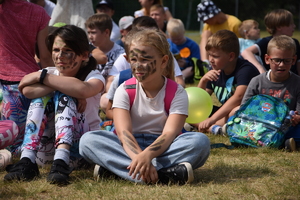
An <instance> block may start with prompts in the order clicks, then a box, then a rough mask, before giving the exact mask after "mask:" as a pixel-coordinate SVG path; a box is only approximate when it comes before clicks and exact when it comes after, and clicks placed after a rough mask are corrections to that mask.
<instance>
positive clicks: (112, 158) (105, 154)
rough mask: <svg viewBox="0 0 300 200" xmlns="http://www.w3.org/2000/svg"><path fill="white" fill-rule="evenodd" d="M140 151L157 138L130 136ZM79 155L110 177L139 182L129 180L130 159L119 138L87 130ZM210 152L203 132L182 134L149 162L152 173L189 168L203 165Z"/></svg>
mask: <svg viewBox="0 0 300 200" xmlns="http://www.w3.org/2000/svg"><path fill="white" fill-rule="evenodd" d="M134 137H135V139H136V140H137V142H138V144H139V145H140V147H141V149H145V148H146V147H148V146H149V145H150V144H152V143H153V142H154V141H155V140H156V139H157V137H159V135H153V134H134ZM79 153H80V154H81V155H82V157H83V158H85V159H86V160H87V161H89V162H91V163H96V164H98V165H100V166H102V167H104V168H106V169H108V170H110V171H111V172H113V173H114V174H116V175H118V176H120V177H122V178H124V179H127V180H130V181H132V182H142V180H136V179H132V178H131V176H129V175H128V172H129V170H128V169H127V167H128V166H129V164H130V163H131V159H130V157H129V156H128V155H127V153H126V152H125V151H124V149H123V147H122V146H121V143H120V141H119V138H118V136H117V135H115V134H114V133H112V132H109V131H102V130H101V131H91V132H87V133H85V134H84V135H83V136H82V137H81V139H80V143H79ZM209 153H210V141H209V139H208V137H207V136H206V135H205V134H203V133H197V132H186V133H184V134H181V135H179V136H178V137H176V138H175V139H174V141H173V143H171V145H170V147H169V148H168V149H167V150H166V151H165V152H164V153H163V154H161V155H160V156H158V157H156V158H154V159H153V160H152V164H153V166H154V167H155V168H156V170H160V169H162V168H168V167H172V166H175V165H177V164H179V163H182V162H188V163H190V164H191V165H192V167H193V169H197V168H199V167H201V166H202V165H204V163H205V161H206V160H207V158H208V156H209Z"/></svg>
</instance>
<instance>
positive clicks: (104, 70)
mask: <svg viewBox="0 0 300 200" xmlns="http://www.w3.org/2000/svg"><path fill="white" fill-rule="evenodd" d="M124 52H125V50H124V48H123V47H121V46H120V45H118V44H116V43H114V46H113V48H112V49H111V50H110V51H109V52H107V53H106V56H107V62H106V64H104V65H100V64H99V65H98V67H97V68H98V70H99V71H100V72H101V74H102V75H103V76H104V78H106V77H107V76H108V75H109V73H110V71H111V69H112V67H113V65H114V62H115V61H116V60H117V58H118V57H119V56H120V55H121V54H122V53H124Z"/></svg>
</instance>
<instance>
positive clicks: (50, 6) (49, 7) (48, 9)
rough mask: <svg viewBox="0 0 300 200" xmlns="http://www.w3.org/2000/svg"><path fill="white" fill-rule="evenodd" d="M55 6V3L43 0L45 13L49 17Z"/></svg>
mask: <svg viewBox="0 0 300 200" xmlns="http://www.w3.org/2000/svg"><path fill="white" fill-rule="evenodd" d="M54 7H55V3H53V2H52V1H49V0H45V7H44V9H45V10H46V13H47V14H48V15H49V16H50V17H51V15H52V12H53V9H54Z"/></svg>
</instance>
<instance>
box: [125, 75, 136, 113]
mask: <svg viewBox="0 0 300 200" xmlns="http://www.w3.org/2000/svg"><path fill="white" fill-rule="evenodd" d="M125 90H126V92H127V94H128V96H129V103H130V108H131V107H132V104H133V101H134V99H135V93H136V78H135V77H132V78H130V79H128V80H127V81H125Z"/></svg>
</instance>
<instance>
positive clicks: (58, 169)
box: [47, 159, 72, 185]
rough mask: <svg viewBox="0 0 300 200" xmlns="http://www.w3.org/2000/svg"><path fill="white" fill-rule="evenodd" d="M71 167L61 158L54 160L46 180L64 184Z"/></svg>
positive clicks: (66, 181)
mask: <svg viewBox="0 0 300 200" xmlns="http://www.w3.org/2000/svg"><path fill="white" fill-rule="evenodd" d="M71 172H72V169H71V168H70V167H69V165H67V164H66V163H65V161H63V160H61V159H57V160H54V162H53V164H52V166H51V169H50V172H49V175H48V177H47V181H48V182H50V183H52V184H58V185H66V184H68V183H69V174H70V173H71Z"/></svg>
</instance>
